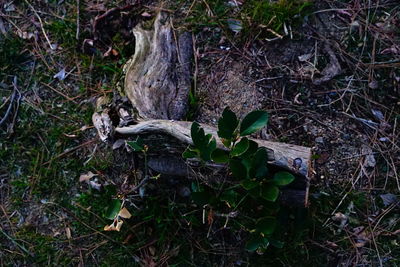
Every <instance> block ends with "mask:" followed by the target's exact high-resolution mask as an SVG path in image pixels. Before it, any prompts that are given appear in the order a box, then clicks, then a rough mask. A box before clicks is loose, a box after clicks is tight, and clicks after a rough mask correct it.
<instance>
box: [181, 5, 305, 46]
mask: <svg viewBox="0 0 400 267" xmlns="http://www.w3.org/2000/svg"><path fill="white" fill-rule="evenodd" d="M181 2H183V3H186V2H185V1H181ZM311 6H312V2H311V1H296V0H279V1H276V2H271V1H260V0H250V1H244V3H243V4H240V5H238V6H235V5H234V4H231V5H228V4H227V2H226V1H222V0H217V1H195V2H193V6H192V9H191V10H190V13H188V14H187V17H186V22H187V24H188V27H189V28H192V29H193V30H194V31H195V32H197V31H202V30H203V29H204V28H205V27H211V28H222V29H223V30H224V34H225V35H226V34H227V35H228V36H229V37H230V38H234V39H235V42H237V39H239V40H241V41H242V42H246V41H252V40H254V39H265V38H267V39H268V38H276V37H279V38H281V37H282V36H285V35H288V34H289V30H290V27H291V26H293V27H295V26H296V25H297V24H298V23H299V22H301V20H302V17H303V16H305V15H307V14H308V13H309V8H310V7H311ZM235 32H239V34H234V33H235Z"/></svg>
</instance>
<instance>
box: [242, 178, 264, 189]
mask: <svg viewBox="0 0 400 267" xmlns="http://www.w3.org/2000/svg"><path fill="white" fill-rule="evenodd" d="M240 184H241V185H242V187H243V188H244V189H246V190H250V189H253V188H254V187H256V186H258V185H259V182H257V181H253V180H250V179H246V180H243V181H242V182H241V183H240Z"/></svg>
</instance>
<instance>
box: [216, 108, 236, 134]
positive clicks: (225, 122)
mask: <svg viewBox="0 0 400 267" xmlns="http://www.w3.org/2000/svg"><path fill="white" fill-rule="evenodd" d="M238 124H239V121H238V119H237V118H236V115H235V113H233V112H232V111H231V110H230V109H229V108H228V107H227V108H225V109H224V111H223V112H222V117H221V118H220V119H219V120H218V136H219V137H220V138H223V139H227V140H231V139H232V138H233V133H234V132H235V130H236V128H237V126H238Z"/></svg>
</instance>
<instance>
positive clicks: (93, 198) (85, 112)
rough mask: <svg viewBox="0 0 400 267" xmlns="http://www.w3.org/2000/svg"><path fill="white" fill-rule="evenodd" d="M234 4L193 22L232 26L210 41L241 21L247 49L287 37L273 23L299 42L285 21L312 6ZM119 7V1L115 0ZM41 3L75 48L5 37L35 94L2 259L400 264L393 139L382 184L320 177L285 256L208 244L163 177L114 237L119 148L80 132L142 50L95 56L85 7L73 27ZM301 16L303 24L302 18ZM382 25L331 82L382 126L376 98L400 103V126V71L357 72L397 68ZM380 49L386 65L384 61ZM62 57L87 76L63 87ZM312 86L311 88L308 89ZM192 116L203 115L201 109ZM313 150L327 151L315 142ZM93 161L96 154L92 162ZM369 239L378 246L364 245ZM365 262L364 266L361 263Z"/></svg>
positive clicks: (7, 195)
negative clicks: (93, 184)
mask: <svg viewBox="0 0 400 267" xmlns="http://www.w3.org/2000/svg"><path fill="white" fill-rule="evenodd" d="M191 3H192V1H185V2H183V1H180V3H179V5H181V6H185V5H186V6H188V7H189V6H190V4H191ZM225 3H226V1H195V2H194V6H193V7H192V10H191V12H189V14H188V16H187V19H186V22H185V23H186V24H185V26H186V27H189V28H192V29H194V30H195V32H196V33H201V31H203V30H204V29H205V28H213V29H214V30H215V29H216V28H221V29H222V31H219V32H218V33H217V34H216V35H215V36H212V37H211V39H210V40H209V42H210V43H213V44H215V43H217V42H218V41H219V39H220V38H221V36H224V35H228V37H230V38H232V37H233V36H235V34H234V33H232V32H230V29H229V25H228V24H227V19H236V20H240V21H241V22H242V26H243V29H242V30H241V32H240V33H239V35H240V36H241V37H240V38H238V39H237V45H240V43H241V42H242V41H243V39H245V40H254V39H255V38H256V37H257V38H273V37H274V36H275V34H273V33H271V32H270V31H268V30H267V29H271V30H273V31H275V32H276V33H278V34H285V31H284V27H283V25H284V24H287V25H286V26H287V27H288V26H289V25H292V26H293V28H294V25H296V24H297V23H299V22H301V17H302V16H304V15H305V14H307V8H309V5H308V2H298V1H278V2H277V3H274V4H272V3H269V2H267V1H256V0H249V1H246V2H245V4H244V5H243V6H241V7H240V8H239V9H238V10H237V9H235V8H229V7H228V8H227V6H226V4H225ZM32 5H33V4H32ZM107 5H110V6H112V4H111V3H107ZM19 7H20V8H21V12H22V13H21V14H20V15H19V16H20V17H21V18H20V19H18V18H15V19H14V18H13V17H11V18H10V17H2V19H3V21H4V22H5V23H6V24H7V25H8V20H12V22H13V23H14V24H15V25H17V26H19V27H24V26H25V25H24V23H27V21H29V19H28V18H29V16H28V15H27V14H30V12H31V11H30V10H24V8H25V9H26V6H25V7H24V6H23V5H21V6H19ZM188 7H187V8H188ZM35 8H36V6H35ZM37 8H38V10H39V9H43V12H45V13H39V14H40V16H42V17H43V18H44V17H45V18H46V23H45V30H46V32H47V33H48V34H49V36H50V38H51V39H52V41H54V42H57V43H59V44H60V46H61V49H62V50H59V51H56V52H55V53H51V52H49V51H47V52H45V51H44V50H38V48H37V47H38V46H39V47H46V45H47V44H46V43H45V41H44V39H43V36H41V32H40V31H39V36H40V37H41V38H39V39H38V41H37V42H39V43H35V41H34V40H23V39H21V38H19V37H17V36H16V35H13V34H9V35H8V37H7V38H3V36H1V38H0V82H1V83H2V84H6V85H10V84H11V81H12V78H13V76H14V75H16V76H17V77H18V85H19V86H20V89H21V90H23V92H24V99H23V101H22V102H21V105H20V108H19V112H18V117H17V118H18V119H17V123H16V125H15V126H14V128H13V130H14V132H13V133H10V132H8V130H7V128H6V127H2V128H1V130H0V181H1V184H0V185H1V186H0V206H1V209H0V214H1V215H0V230H1V231H2V232H1V233H0V265H5V266H12V265H15V266H17V265H33V266H35V265H36V266H43V265H56V264H58V265H63V266H65V265H78V264H80V263H84V264H87V265H96V264H98V265H102V266H109V265H118V264H127V262H129V263H131V265H135V264H137V265H139V264H142V265H146V264H145V262H146V263H149V262H157V263H159V264H160V265H162V264H163V263H166V262H168V264H170V265H172V266H195V265H196V263H197V266H198V265H203V266H210V265H212V264H215V263H216V262H222V259H226V258H227V259H229V260H231V261H232V262H236V263H239V262H241V263H242V264H249V265H250V266H256V265H260V266H268V265H274V266H275V265H276V266H298V265H300V266H307V265H308V266H326V265H327V264H328V263H337V264H339V263H343V264H345V263H346V261H347V263H349V264H350V263H351V261H352V262H353V263H354V262H357V259H358V258H357V257H362V260H363V261H364V262H365V264H370V265H374V266H379V264H383V265H382V266H398V265H400V262H399V257H398V255H399V253H400V252H399V251H400V249H399V242H400V240H399V237H398V234H395V233H396V230H398V229H399V227H400V223H399V222H400V218H399V215H398V214H399V213H398V207H397V206H396V204H395V203H392V204H391V205H388V206H385V205H384V203H383V201H382V198H381V195H382V194H384V193H389V192H390V193H393V194H395V195H397V196H398V190H397V181H396V179H395V178H393V177H392V176H393V175H394V172H395V171H396V170H394V169H393V165H395V164H396V162H397V163H398V160H397V159H396V157H397V156H398V150H397V148H396V146H395V145H390V144H386V143H379V142H374V143H372V145H371V146H372V147H373V148H374V151H375V152H377V153H378V155H377V156H376V159H377V166H378V167H377V171H376V172H375V174H374V176H373V178H371V181H372V182H370V181H367V182H365V183H364V184H362V183H356V184H352V182H353V181H354V180H352V179H354V177H352V178H348V177H344V178H345V179H344V180H345V181H344V182H343V181H338V180H335V178H336V177H333V178H330V180H323V181H320V182H319V183H316V184H315V185H314V186H313V187H312V192H311V193H310V198H311V205H310V208H309V209H308V210H304V209H297V210H296V209H293V210H288V211H286V212H281V213H280V219H281V221H282V225H284V226H285V229H284V230H285V231H284V232H288V233H289V234H283V236H281V239H282V240H283V241H284V242H285V245H284V247H283V248H282V249H278V248H271V249H270V250H268V251H266V252H265V253H264V255H256V254H241V255H238V254H236V252H235V249H238V247H233V248H231V247H229V246H228V245H229V244H225V245H224V243H223V242H222V241H221V240H223V241H227V240H235V242H232V243H233V244H234V245H237V246H239V243H240V242H242V243H243V240H241V239H240V240H239V241H238V240H237V239H235V238H237V236H233V235H232V232H229V231H224V230H221V231H220V232H218V233H217V234H215V235H213V236H212V238H214V239H212V238H207V234H208V231H209V225H207V224H203V222H202V216H203V210H202V209H201V208H197V209H195V210H194V212H192V213H190V214H188V212H190V211H193V207H191V206H190V205H191V202H188V200H187V199H186V200H185V199H177V198H176V194H175V193H174V192H171V186H170V185H167V184H164V183H163V182H161V181H157V182H156V181H153V182H152V188H153V189H152V190H153V191H151V194H150V196H149V197H147V198H144V199H142V200H140V201H139V203H136V204H137V205H139V206H140V209H138V210H137V209H135V208H133V207H129V209H130V211H131V212H132V213H133V217H132V218H131V219H129V220H127V221H125V223H124V225H123V228H122V230H121V232H118V233H116V232H112V233H110V232H104V231H103V230H102V229H103V227H104V226H105V225H107V224H109V223H111V221H110V220H107V219H105V218H104V217H103V214H104V210H105V208H106V207H107V206H108V204H109V202H110V200H111V199H112V198H115V197H116V196H117V195H118V192H117V187H115V186H112V182H115V181H113V180H112V179H108V180H107V179H105V178H104V177H107V176H110V177H113V176H112V175H111V174H112V173H113V171H115V170H113V169H112V166H113V164H114V163H115V162H114V161H115V160H117V159H116V158H115V154H113V152H112V151H110V149H108V148H106V147H104V146H103V145H101V144H99V143H97V141H93V143H90V144H88V145H83V146H80V145H82V144H85V142H88V141H91V140H93V139H94V138H95V132H94V130H93V129H88V130H84V131H82V130H80V129H81V127H82V126H85V125H86V126H89V125H91V115H92V112H93V110H94V108H93V106H92V105H91V104H90V103H88V101H86V100H87V99H89V98H91V97H96V96H99V95H103V94H107V93H110V92H111V89H112V88H114V86H115V82H116V81H118V80H119V78H120V76H121V66H122V65H123V63H124V62H125V61H126V60H127V59H128V58H129V55H130V54H131V53H132V51H129V49H130V48H126V47H125V46H124V42H125V41H124V40H123V38H122V37H121V36H120V35H118V34H116V35H115V36H114V37H113V38H112V42H113V47H115V49H116V50H117V51H118V53H119V56H118V57H117V58H102V53H101V51H100V50H99V51H97V52H96V53H94V54H93V55H87V54H84V53H83V52H82V51H81V50H80V48H79V44H80V40H79V41H78V40H76V37H75V34H76V17H75V11H76V8H74V6H73V4H71V5H70V6H68V8H70V9H68V11H69V12H67V15H66V17H65V19H63V20H61V19H58V18H57V17H53V16H50V15H49V16H47V15H46V12H47V13H48V12H49V11H52V12H53V11H54V12H55V14H58V15H62V11H61V10H59V9H58V8H57V1H50V4H49V5H48V6H47V5H46V4H41V5H40V6H37ZM80 10H81V12H82V14H81V16H82V17H85V19H82V21H81V23H82V25H81V26H82V28H81V29H82V31H81V39H82V38H86V37H89V35H90V34H89V32H87V31H86V30H83V29H86V28H85V27H86V26H88V25H89V24H87V23H88V22H87V21H86V22H85V20H89V17H90V16H92V15H91V14H88V13H85V12H86V11H85V10H84V9H83V8H81V9H80ZM380 11H382V12H381V13H379V12H380ZM383 11H385V12H386V13H388V14H394V12H395V11H396V10H390V9H387V10H384V9H382V10H379V12H378V13H377V14H376V16H370V17H366V18H367V20H369V23H370V24H371V25H374V24H376V23H378V22H382V20H383V21H384V18H382V16H383V15H384V14H385V12H383ZM24 12H25V13H26V14H24ZM57 12H59V13H57ZM49 14H50V13H49ZM298 14H300V15H299V16H298V19H297V15H298ZM360 14H362V10H361V11H360ZM357 16H361V15H357ZM294 17H296V19H295V20H292V18H294ZM358 18H359V17H358ZM360 21H361V20H360ZM85 23H86V24H85ZM362 23H363V22H362ZM83 25H84V26H85V27H83ZM262 25H267V27H264V26H262ZM371 27H372V26H371ZM11 28H12V27H11ZM28 28H29V27H28ZM364 30H365V29H364ZM375 30H376V29H375V28H373V27H372V28H370V31H369V32H367V34H366V37H367V39H366V41H364V39H363V38H364V33H365V32H362V31H361V32H362V33H363V34H361V35H355V34H353V33H350V32H349V33H348V35H349V36H348V39H347V43H346V46H345V48H346V52H347V53H350V54H351V55H352V57H347V58H348V60H349V66H348V68H347V69H348V73H345V74H343V76H341V77H339V78H338V79H337V80H335V81H333V82H332V83H331V86H332V87H334V88H336V87H337V88H344V87H345V86H347V85H348V81H347V80H345V76H348V75H354V76H355V77H357V81H355V82H354V83H353V84H352V87H351V89H356V90H357V91H358V93H357V94H354V95H353V96H352V97H353V98H354V99H353V100H352V101H353V102H350V95H345V96H344V97H343V101H344V104H346V107H347V106H348V105H351V111H353V112H354V113H355V114H358V115H359V114H369V115H368V116H370V117H371V118H372V115H371V111H370V109H371V108H373V107H374V104H373V102H372V101H374V102H378V103H381V105H387V106H390V109H388V110H386V109H385V112H384V113H385V114H384V115H385V118H387V122H388V123H390V124H391V125H395V122H396V121H398V119H399V118H400V117H399V115H398V114H399V109H398V107H396V106H395V105H392V104H390V103H394V101H397V100H398V96H397V95H396V92H397V91H396V90H397V89H396V86H397V85H398V84H397V85H396V84H395V82H394V79H393V77H395V76H396V77H397V76H399V75H400V73H399V70H398V69H396V68H394V67H392V68H381V67H379V68H374V69H372V68H371V69H370V71H371V74H369V73H367V74H366V73H364V72H363V71H360V70H357V69H356V68H355V67H354V66H356V65H357V64H359V65H360V66H362V68H364V69H367V67H366V66H368V65H363V64H370V63H374V62H389V61H391V60H392V58H393V57H395V56H393V55H392V54H385V53H383V54H380V53H379V51H380V52H381V51H383V50H384V49H385V48H387V47H390V45H391V44H392V43H391V41H393V40H392V39H390V38H389V39H385V38H386V37H387V36H386V37H385V36H379V37H380V38H379V39H378V42H377V43H376V45H375V48H374V46H373V43H374V34H375V33H376V31H375ZM374 31H375V32H374ZM397 31H398V30H397ZM378 32H379V31H378ZM395 32H396V31H395ZM397 33H398V32H397ZM241 38H243V39H241ZM233 40H234V39H233ZM379 40H383V41H382V42H379ZM397 41H398V40H397ZM360 44H361V45H360ZM374 49H375V52H374ZM373 53H375V59H374V60H375V61H373V60H372V58H371V55H372V54H373ZM39 55H40V56H41V57H40V56H39ZM349 58H350V59H349ZM354 59H357V60H359V61H360V62H356V61H355V60H354ZM204 60H207V59H204ZM53 63H57V64H60V65H62V64H65V66H66V67H68V69H72V68H73V67H75V66H77V67H79V72H78V70H75V71H74V72H73V73H72V74H71V76H70V77H69V78H68V79H67V80H65V81H63V82H59V81H54V79H53V78H52V77H53V75H54V74H55V73H50V70H49V68H48V67H47V65H49V66H50V67H51V68H52V69H53V68H54V69H55V67H59V66H58V65H56V64H53ZM388 64H392V63H388ZM53 72H54V70H53ZM30 76H31V78H30ZM369 78H373V79H376V80H378V81H379V87H378V89H371V88H369V87H368V82H367V81H368V79H369ZM42 83H46V84H51V86H52V87H53V88H56V89H58V90H61V91H62V92H63V93H64V94H66V95H68V96H69V97H71V98H74V101H70V100H67V99H66V98H65V97H63V96H61V95H60V94H58V93H56V92H55V91H54V90H52V89H50V88H49V87H46V86H44V85H43V84H42ZM302 86H304V87H306V86H307V84H305V85H302ZM0 88H1V89H0V99H1V100H2V101H3V100H4V99H6V98H7V97H8V96H9V95H10V92H11V91H10V90H9V89H8V88H6V89H4V88H3V87H2V86H1V87H0ZM302 93H304V94H306V93H307V90H306V89H304V92H303V91H302ZM304 100H306V99H303V101H304ZM190 101H191V104H192V106H193V110H196V109H197V105H199V104H201V103H199V100H198V99H197V98H196V96H194V95H192V96H191V99H190ZM2 103H3V102H1V103H0V106H1V105H2ZM341 104H342V103H340V102H338V105H337V106H335V108H340V106H341ZM285 105H286V104H285ZM379 107H381V106H379ZM4 110H5V107H2V108H1V109H0V114H1V116H2V115H3V114H4ZM193 113H195V112H193ZM295 114H296V116H294V115H293V114H292V115H290V116H292V117H293V120H301V118H302V117H303V114H301V116H300V115H297V113H295ZM191 116H192V118H193V117H194V116H195V114H191ZM282 116H283V115H282ZM293 123H294V122H293ZM7 125H8V124H7ZM357 127H360V126H357ZM396 131H397V129H396V128H394V129H393V130H392V132H393V133H394V135H396V133H397V132H396ZM374 134H376V135H377V138H379V137H382V136H381V135H380V134H382V133H381V132H379V131H378V132H377V133H375V132H372V134H371V136H373V135H374ZM393 138H394V137H393ZM281 140H282V141H286V142H291V141H292V140H291V139H290V137H289V136H281ZM371 140H372V138H371ZM373 140H376V138H375V139H373ZM303 142H306V143H307V144H313V142H312V140H311V139H310V140H306V141H304V140H303ZM96 145H97V149H96V151H95V152H94V153H93V150H94V147H95V146H96ZM70 149H75V150H73V151H69V150H70ZM66 152H67V153H66ZM88 159H91V160H90V161H88V162H87V163H86V164H85V162H86V161H87V160H88ZM139 160H140V157H139ZM392 160H393V161H392ZM321 168H323V167H321ZM87 171H92V172H94V173H96V174H98V175H99V177H100V178H99V179H100V180H101V181H102V182H105V181H107V182H109V184H110V185H109V186H107V187H105V189H104V190H102V191H100V192H99V191H97V190H95V189H91V188H89V187H88V186H87V185H86V184H80V183H79V182H78V178H79V175H80V174H81V173H85V172H87ZM355 174H357V172H355ZM341 178H343V177H341ZM346 178H347V180H346ZM374 179H375V180H374ZM361 180H363V179H361ZM363 181H364V180H363ZM3 209H4V210H3ZM335 213H341V214H344V215H345V216H346V218H347V220H348V222H347V223H346V224H345V225H344V226H341V225H340V221H333V220H331V218H332V217H334V216H335ZM245 220H246V218H240V219H238V220H232V221H231V222H230V223H229V225H230V226H231V227H232V228H236V229H241V227H243V224H244V222H245ZM284 223H285V224H284ZM215 224H216V225H219V226H223V224H224V220H222V219H217V220H216V221H215ZM359 227H363V228H362V229H364V230H365V231H364V234H362V233H359V232H357V231H356V230H357V229H361V228H359ZM66 228H69V229H70V230H71V232H72V238H71V239H68V237H67V236H66V234H65V231H66ZM3 233H5V234H6V235H4V234H3ZM371 233H372V234H371ZM363 238H366V239H368V242H366V243H365V244H364V243H362V242H363ZM228 243H229V242H228ZM16 244H19V245H20V246H22V247H23V248H25V249H26V250H27V251H28V252H29V253H26V252H25V251H24V249H22V248H21V247H20V246H18V245H16ZM218 244H219V245H218ZM221 244H222V245H221ZM356 244H357V246H359V247H357V246H356ZM221 254H223V256H225V257H226V258H224V257H223V256H222V255H221ZM81 255H82V256H81ZM82 259H83V262H82ZM299 262H301V264H300V263H299ZM358 264H361V260H360V259H359V261H358ZM147 265H148V264H147Z"/></svg>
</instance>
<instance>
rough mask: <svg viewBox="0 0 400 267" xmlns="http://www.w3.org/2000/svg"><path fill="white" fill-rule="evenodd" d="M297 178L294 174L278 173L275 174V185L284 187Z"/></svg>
mask: <svg viewBox="0 0 400 267" xmlns="http://www.w3.org/2000/svg"><path fill="white" fill-rule="evenodd" d="M294 179H295V177H294V176H293V174H291V173H289V172H285V171H281V172H277V173H275V174H274V178H273V180H272V181H273V183H274V184H275V185H279V186H284V185H288V184H290V183H291V182H293V181H294Z"/></svg>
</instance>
